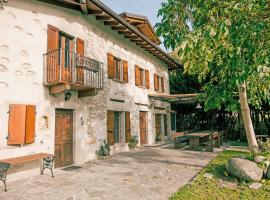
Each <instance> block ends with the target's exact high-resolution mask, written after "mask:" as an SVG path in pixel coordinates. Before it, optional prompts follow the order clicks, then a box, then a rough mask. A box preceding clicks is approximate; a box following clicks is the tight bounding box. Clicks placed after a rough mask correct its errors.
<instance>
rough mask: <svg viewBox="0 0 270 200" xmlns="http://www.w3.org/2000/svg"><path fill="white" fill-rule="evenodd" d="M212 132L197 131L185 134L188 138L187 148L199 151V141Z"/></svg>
mask: <svg viewBox="0 0 270 200" xmlns="http://www.w3.org/2000/svg"><path fill="white" fill-rule="evenodd" d="M211 133H212V131H199V132H193V133H189V134H187V137H188V138H189V147H190V148H191V149H194V150H199V147H200V139H201V138H205V137H209V136H210V134H211Z"/></svg>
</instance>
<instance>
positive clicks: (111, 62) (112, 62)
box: [107, 53, 128, 83]
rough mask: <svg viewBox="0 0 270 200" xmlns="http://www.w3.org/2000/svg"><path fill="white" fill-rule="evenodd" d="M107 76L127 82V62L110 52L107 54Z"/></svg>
mask: <svg viewBox="0 0 270 200" xmlns="http://www.w3.org/2000/svg"><path fill="white" fill-rule="evenodd" d="M107 58H108V60H107V65H108V77H109V78H110V79H114V80H117V81H120V82H125V83H127V82H128V62H127V61H125V60H121V59H119V58H117V57H115V56H113V55H112V54H110V53H108V54H107Z"/></svg>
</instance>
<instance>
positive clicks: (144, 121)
mask: <svg viewBox="0 0 270 200" xmlns="http://www.w3.org/2000/svg"><path fill="white" fill-rule="evenodd" d="M146 116H147V113H146V112H140V144H141V145H144V144H146V136H147V119H146Z"/></svg>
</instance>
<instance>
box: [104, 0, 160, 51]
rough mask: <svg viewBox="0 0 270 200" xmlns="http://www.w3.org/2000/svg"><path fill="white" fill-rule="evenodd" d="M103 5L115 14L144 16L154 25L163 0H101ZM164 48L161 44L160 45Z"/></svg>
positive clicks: (157, 20)
mask: <svg viewBox="0 0 270 200" xmlns="http://www.w3.org/2000/svg"><path fill="white" fill-rule="evenodd" d="M101 1H102V2H103V3H104V4H105V5H107V6H108V7H109V8H111V9H112V10H113V11H114V12H116V13H117V14H120V13H122V12H130V13H135V14H139V15H143V16H146V17H147V18H148V19H149V21H150V22H151V24H152V25H153V26H155V24H156V23H157V22H159V21H160V19H158V17H157V14H158V9H159V8H160V4H161V3H162V2H163V1H164V0H101ZM160 47H161V48H162V49H164V50H165V47H164V46H163V45H161V46H160Z"/></svg>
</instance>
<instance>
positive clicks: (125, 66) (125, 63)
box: [123, 60, 128, 83]
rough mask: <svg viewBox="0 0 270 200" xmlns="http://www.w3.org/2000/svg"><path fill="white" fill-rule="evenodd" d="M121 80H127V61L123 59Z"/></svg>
mask: <svg viewBox="0 0 270 200" xmlns="http://www.w3.org/2000/svg"><path fill="white" fill-rule="evenodd" d="M123 75H124V77H123V81H124V82H126V83H127V82H128V62H127V61H125V60H123Z"/></svg>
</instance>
